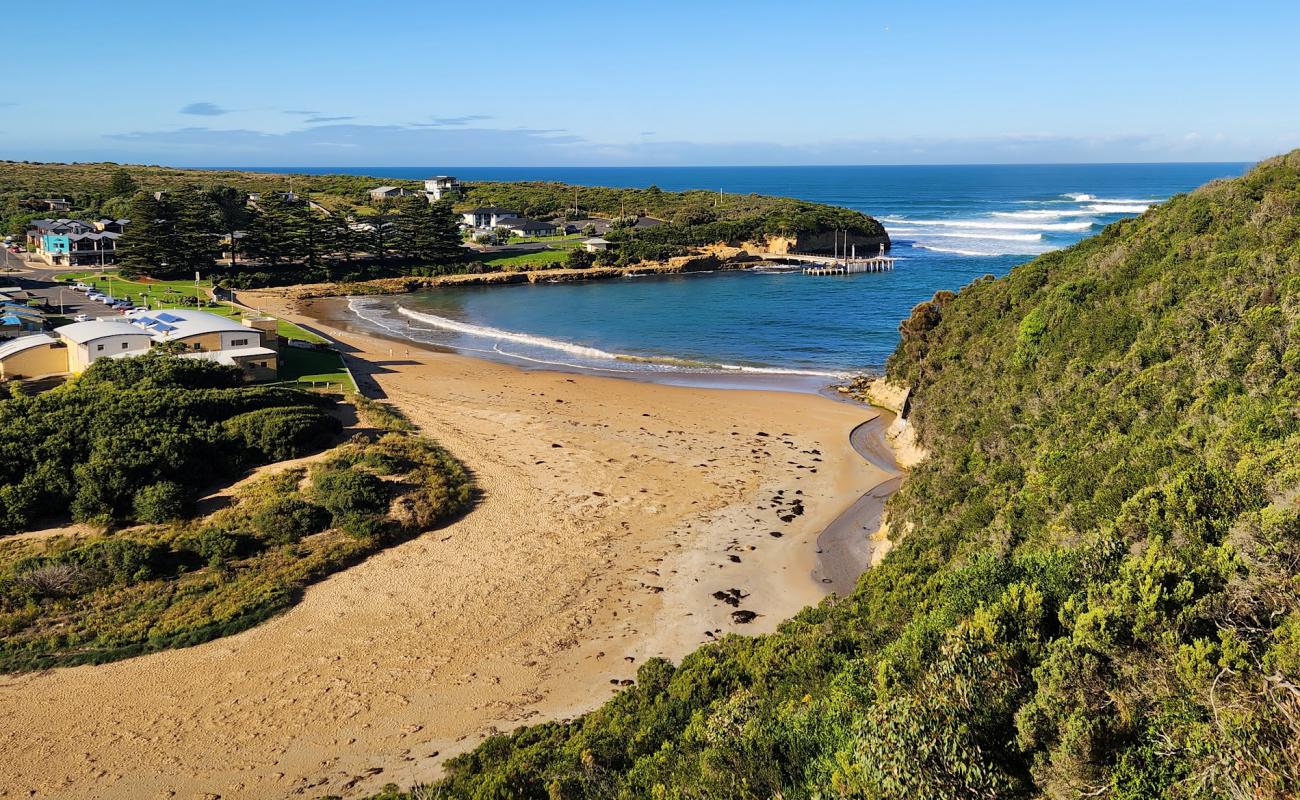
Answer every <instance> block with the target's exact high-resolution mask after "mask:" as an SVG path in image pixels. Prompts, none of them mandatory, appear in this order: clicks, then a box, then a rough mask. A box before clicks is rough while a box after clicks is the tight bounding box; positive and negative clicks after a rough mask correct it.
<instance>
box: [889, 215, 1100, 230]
mask: <svg viewBox="0 0 1300 800" xmlns="http://www.w3.org/2000/svg"><path fill="white" fill-rule="evenodd" d="M880 221H881V222H885V223H900V224H903V225H913V226H924V227H931V226H939V227H944V228H967V229H975V230H1030V231H1086V230H1089V229H1090V228H1092V225H1093V222H1092V220H1090V219H1085V220H1081V221H1079V222H1002V221H999V220H990V219H908V218H906V217H881V218H880Z"/></svg>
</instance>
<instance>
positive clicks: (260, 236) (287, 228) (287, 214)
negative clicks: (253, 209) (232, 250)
mask: <svg viewBox="0 0 1300 800" xmlns="http://www.w3.org/2000/svg"><path fill="white" fill-rule="evenodd" d="M294 206H295V203H293V202H292V201H290V200H288V199H286V198H284V197H280V196H267V195H264V196H263V197H262V199H261V200H260V201H258V213H257V214H256V215H255V216H254V217H253V218H252V220H251V221H250V223H249V226H248V236H247V238H246V239H245V241H244V250H245V252H246V253H247V254H249V255H251V256H253V257H254V258H257V259H258V260H260V261H264V262H266V263H267V264H268V265H270V266H272V267H278V266H280V264H282V263H284V262H286V261H288V262H293V261H298V260H300V259H301V258H302V256H303V251H304V245H303V240H304V238H305V231H303V230H302V226H301V222H302V220H301V217H300V216H299V215H298V214H296V213H295V208H294Z"/></svg>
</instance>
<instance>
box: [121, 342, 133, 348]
mask: <svg viewBox="0 0 1300 800" xmlns="http://www.w3.org/2000/svg"><path fill="white" fill-rule="evenodd" d="M130 346H131V345H129V344H127V343H126V342H122V349H123V350H125V349H126V348H128V347H130Z"/></svg>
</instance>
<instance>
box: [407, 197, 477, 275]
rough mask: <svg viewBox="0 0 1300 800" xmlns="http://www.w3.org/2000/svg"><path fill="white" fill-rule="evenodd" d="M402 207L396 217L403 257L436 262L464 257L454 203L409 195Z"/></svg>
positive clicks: (458, 259)
mask: <svg viewBox="0 0 1300 800" xmlns="http://www.w3.org/2000/svg"><path fill="white" fill-rule="evenodd" d="M399 208H400V211H401V214H400V215H399V216H398V217H397V219H396V220H395V221H394V227H395V229H396V237H395V240H396V241H395V243H396V247H397V251H398V253H400V254H401V256H402V257H403V258H405V259H408V260H411V261H422V262H429V263H433V264H447V263H452V262H457V261H463V260H464V250H463V248H462V247H461V239H460V226H459V225H458V224H457V221H456V214H455V213H454V212H453V211H452V208H451V203H449V202H446V201H438V202H436V203H430V202H428V201H426V200H424V199H423V198H421V197H409V198H407V199H405V200H403V201H402V203H401V204H400V206H399Z"/></svg>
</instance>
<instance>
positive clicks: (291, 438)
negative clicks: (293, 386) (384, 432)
mask: <svg viewBox="0 0 1300 800" xmlns="http://www.w3.org/2000/svg"><path fill="white" fill-rule="evenodd" d="M340 427H341V426H340V425H339V421H338V420H337V419H335V418H334V417H331V416H330V415H329V414H326V413H325V412H324V411H323V410H321V409H319V408H315V407H311V406H289V407H276V408H261V409H258V410H256V411H249V412H247V413H245V414H240V415H238V416H235V417H231V418H230V419H228V420H226V423H225V428H226V430H227V431H228V432H229V433H230V434H231V435H232V436H234V437H235V438H236V439H238V440H239V441H240V442H241V443H242V444H243V445H244V446H245V447H248V448H249V449H251V450H254V451H256V452H258V453H259V454H260V456H261V458H262V459H264V460H266V461H285V460H287V459H290V458H297V457H299V456H303V455H306V454H307V453H310V452H312V451H313V450H319V449H320V448H322V447H325V446H326V445H328V444H329V442H330V441H331V440H332V439H333V438H334V436H336V435H337V434H338V432H339V430H340Z"/></svg>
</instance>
